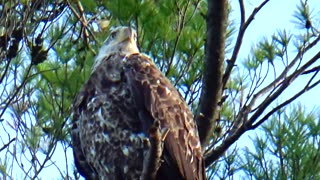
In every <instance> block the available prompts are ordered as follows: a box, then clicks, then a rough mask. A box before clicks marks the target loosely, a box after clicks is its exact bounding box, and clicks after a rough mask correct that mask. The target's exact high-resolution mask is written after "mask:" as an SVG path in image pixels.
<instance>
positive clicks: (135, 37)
mask: <svg viewBox="0 0 320 180" xmlns="http://www.w3.org/2000/svg"><path fill="white" fill-rule="evenodd" d="M133 38H134V41H135V42H137V41H138V38H137V34H134V35H133Z"/></svg>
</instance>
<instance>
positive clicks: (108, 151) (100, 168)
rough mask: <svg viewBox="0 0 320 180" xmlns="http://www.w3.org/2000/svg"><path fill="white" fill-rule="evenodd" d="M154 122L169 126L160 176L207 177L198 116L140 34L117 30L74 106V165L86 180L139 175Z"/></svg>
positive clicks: (107, 42) (137, 176) (103, 48)
mask: <svg viewBox="0 0 320 180" xmlns="http://www.w3.org/2000/svg"><path fill="white" fill-rule="evenodd" d="M154 121H159V122H160V128H163V129H164V128H166V129H168V133H167V135H166V137H165V139H164V150H163V153H162V156H161V159H162V163H161V166H160V168H159V170H158V172H157V178H156V179H188V180H196V179H198V180H203V179H205V174H204V163H203V159H202V152H201V146H200V141H199V137H198V132H197V128H196V125H195V123H194V121H193V115H192V113H191V111H190V109H189V108H188V106H187V104H186V103H185V102H184V100H183V99H182V97H181V96H180V94H179V92H178V91H177V90H176V89H175V88H174V87H173V85H172V84H171V83H170V81H169V80H168V79H167V78H166V77H165V76H164V75H163V74H162V73H161V71H160V70H159V69H158V68H157V67H156V66H155V64H154V63H153V62H152V61H151V59H150V58H149V57H147V56H145V55H143V54H140V53H139V50H138V48H137V35H136V32H135V31H134V30H133V29H132V28H130V27H118V28H116V29H114V30H113V31H112V32H111V33H110V36H109V38H108V39H107V40H106V41H105V43H104V45H103V46H102V48H101V49H100V51H99V54H98V55H97V57H96V59H95V64H94V66H93V68H92V73H91V76H90V78H89V80H88V81H87V83H86V84H85V85H84V86H83V87H82V89H81V91H80V93H79V95H78V96H77V97H76V99H75V102H74V105H73V120H72V144H73V153H74V157H75V165H76V167H77V169H78V171H79V172H80V174H81V175H82V176H84V177H85V178H86V179H139V177H140V176H141V172H142V169H143V160H144V152H145V150H146V147H145V145H144V143H143V140H144V139H146V138H148V130H149V128H150V126H151V125H152V123H153V122H154Z"/></svg>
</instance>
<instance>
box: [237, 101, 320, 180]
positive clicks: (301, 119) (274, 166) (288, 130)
mask: <svg viewBox="0 0 320 180" xmlns="http://www.w3.org/2000/svg"><path fill="white" fill-rule="evenodd" d="M318 114H319V111H315V112H307V111H306V110H305V109H304V108H303V107H302V106H301V105H297V106H293V107H292V108H291V109H290V110H281V111H278V113H277V114H276V115H274V116H272V118H271V119H270V121H268V122H267V123H266V124H265V125H263V126H262V128H261V130H262V132H263V133H262V134H260V135H259V136H258V135H256V136H255V137H254V138H253V139H252V142H254V147H255V149H254V150H253V149H248V148H246V149H244V150H243V156H242V158H241V160H240V161H239V166H240V167H241V169H242V170H243V171H244V172H245V173H246V174H247V176H249V177H252V178H254V179H319V178H320V173H319V172H320V171H319V169H320V161H319V160H320V153H319V148H320V141H319V137H318V136H319V134H320V128H319V125H320V124H319V122H320V121H319V118H318V117H317V116H318Z"/></svg>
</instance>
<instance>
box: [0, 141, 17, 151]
mask: <svg viewBox="0 0 320 180" xmlns="http://www.w3.org/2000/svg"><path fill="white" fill-rule="evenodd" d="M15 140H16V138H12V139H11V140H10V141H9V142H8V143H7V144H5V145H3V146H2V148H0V152H1V151H3V150H4V149H5V148H7V147H8V146H9V145H10V144H11V143H12V142H13V141H15Z"/></svg>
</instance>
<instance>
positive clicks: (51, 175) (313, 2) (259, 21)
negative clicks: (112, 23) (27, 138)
mask: <svg viewBox="0 0 320 180" xmlns="http://www.w3.org/2000/svg"><path fill="white" fill-rule="evenodd" d="M244 1H245V7H246V18H247V17H248V16H249V15H250V14H251V12H252V10H253V9H254V8H255V7H256V6H258V4H260V3H261V2H262V1H261V0H260V1H258V0H249V1H246V0H244ZM308 2H309V4H310V7H311V9H312V8H314V9H315V10H318V11H320V1H319V0H309V1H308ZM231 3H232V7H233V9H234V11H233V13H232V17H233V18H238V17H240V14H239V6H238V1H237V0H232V1H231ZM297 3H299V0H270V2H269V3H267V5H266V6H265V7H264V8H263V9H262V10H261V11H260V12H259V13H258V15H257V16H256V18H255V20H254V21H253V22H252V24H251V25H250V26H249V28H248V29H247V32H246V34H245V37H244V40H243V45H242V48H241V49H240V53H239V60H241V59H243V58H244V57H247V56H248V54H250V50H251V47H252V45H253V44H254V43H256V42H257V40H259V39H262V38H263V37H265V36H267V37H270V36H271V35H272V34H273V33H274V32H275V30H276V29H284V28H285V29H287V30H291V31H292V32H294V33H295V31H294V29H295V28H296V27H295V25H294V24H293V23H292V21H293V20H294V18H293V17H292V14H293V12H294V11H295V9H296V4H297ZM314 15H316V16H318V17H320V15H319V12H314ZM317 20H318V22H320V20H319V19H317ZM236 23H239V20H238V21H236ZM318 47H319V45H318ZM318 49H320V47H319V48H318ZM313 53H315V52H312V53H311V54H310V55H312V54H313ZM292 55H294V51H292V54H291V56H290V57H293V56H292ZM310 55H309V57H310ZM307 57H308V56H306V58H307ZM226 58H227V57H226ZM303 83H305V80H304V79H301V80H299V81H298V82H297V83H295V86H294V87H293V88H291V89H289V90H288V91H286V93H287V94H288V95H290V94H291V92H294V90H295V89H296V88H297V87H301V86H302V85H303ZM319 91H320V87H317V88H316V89H314V90H312V91H310V92H309V93H307V94H305V95H303V96H302V97H300V98H299V99H298V101H295V102H301V103H302V104H304V105H306V107H307V109H308V110H312V109H314V108H315V107H316V106H318V105H319V104H318V102H317V101H315V100H314V99H315V98H317V99H320V93H318V92H319ZM280 99H283V100H285V99H286V95H283V96H281V98H280ZM0 134H1V132H0ZM253 135H254V133H253V132H249V133H246V134H245V135H244V136H243V137H242V138H241V139H240V140H239V141H238V143H237V144H245V146H252V145H250V143H248V140H249V139H248V136H253ZM243 142H245V143H243ZM58 151H60V152H61V153H55V154H54V156H53V157H52V159H53V160H55V162H56V163H57V166H59V167H65V164H64V158H65V156H64V154H63V153H62V152H63V151H62V147H58ZM67 154H68V161H69V162H73V158H72V152H71V149H70V148H69V151H67ZM2 155H3V154H0V159H1V158H2V157H1V156H2ZM69 169H72V167H71V166H70V164H69ZM69 172H71V173H72V171H69ZM17 177H19V176H17ZM40 177H41V178H42V179H58V177H60V175H59V172H58V171H56V170H55V168H46V169H45V170H44V171H43V172H42V173H41V176H40Z"/></svg>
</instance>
